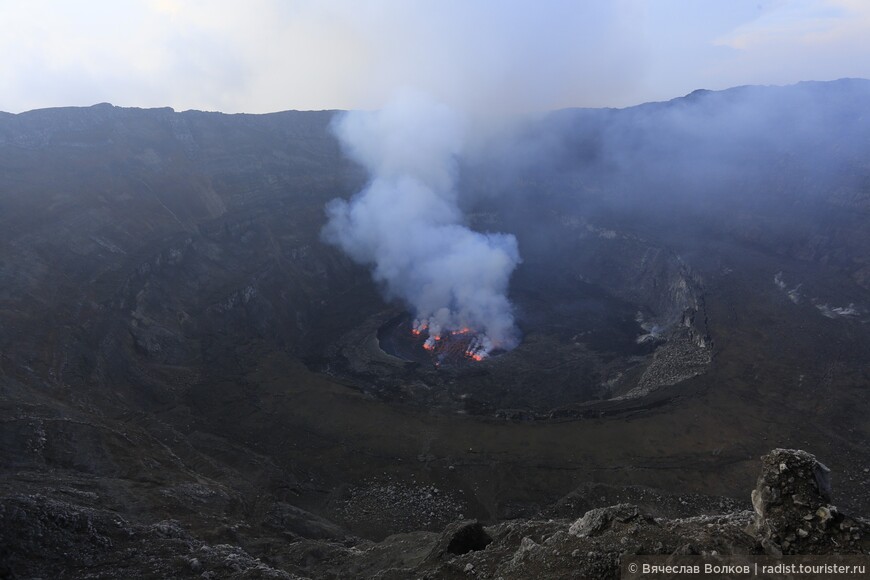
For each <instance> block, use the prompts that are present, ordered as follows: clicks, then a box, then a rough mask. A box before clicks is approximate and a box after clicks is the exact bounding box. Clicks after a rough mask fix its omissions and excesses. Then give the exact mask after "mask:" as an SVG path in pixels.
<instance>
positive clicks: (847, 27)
mask: <svg viewBox="0 0 870 580" xmlns="http://www.w3.org/2000/svg"><path fill="white" fill-rule="evenodd" d="M0 21H2V22H4V23H5V24H6V27H5V28H6V32H5V34H4V35H3V37H2V39H0V47H2V48H3V49H4V54H6V55H7V57H6V58H5V59H4V61H3V62H2V63H0V80H2V82H3V85H4V87H5V91H4V95H3V96H2V97H0V110H2V111H6V112H10V113H19V112H25V111H29V110H34V109H41V108H49V107H60V106H89V105H93V104H96V103H101V102H110V103H112V104H114V105H117V106H123V107H143V108H153V107H172V108H173V109H175V110H179V111H183V110H204V111H221V112H226V113H239V112H245V113H268V112H277V111H285V110H330V109H342V110H360V109H376V108H380V107H381V106H383V104H384V103H385V102H387V101H388V100H389V99H390V98H391V96H392V95H394V94H395V93H396V92H397V91H398V90H400V89H403V88H413V89H416V90H419V91H422V92H425V93H428V94H431V95H432V97H433V98H435V99H436V100H439V101H442V102H444V103H446V104H447V105H449V106H452V107H454V108H457V109H464V110H468V111H471V112H474V113H476V114H479V113H481V112H483V113H490V114H501V113H512V112H535V111H546V110H555V109H562V108H571V107H593V108H597V107H614V108H623V107H628V106H633V105H638V104H642V103H645V102H653V101H665V100H669V99H672V98H675V97H679V96H682V95H685V94H688V93H690V92H692V91H693V90H696V89H709V90H722V89H727V88H730V87H735V86H742V85H789V84H794V83H797V82H800V81H807V80H813V81H828V80H835V79H840V78H849V77H857V78H868V77H870V45H868V42H867V41H866V38H870V5H868V4H866V3H862V2H858V1H856V0H799V1H793V2H783V1H780V0H760V1H759V0H754V1H750V0H740V1H736V2H728V3H698V2H688V1H685V0H662V1H657V2H644V1H639V0H637V1H635V0H620V1H617V2H584V3H574V2H568V1H564V0H549V1H547V2H538V3H534V4H532V3H527V2H520V1H516V0H513V1H510V2H493V1H491V0H479V1H475V2H458V1H448V2H433V1H430V0H420V1H416V2H397V1H395V0H372V1H370V2H365V3H359V2H356V3H354V2H348V1H345V0H328V1H323V2H311V1H307V0H297V1H293V2H279V1H277V0H257V1H256V2H251V3H246V4H245V5H244V6H241V5H235V4H233V3H230V2H223V1H218V2H208V3H206V2H177V1H173V0H138V1H135V2H129V3H123V4H121V3H112V2H104V1H102V0H94V1H91V2H88V3H85V4H68V5H66V4H59V3H53V2H48V1H44V0H43V1H35V2H28V3H26V4H22V3H13V2H2V1H0Z"/></svg>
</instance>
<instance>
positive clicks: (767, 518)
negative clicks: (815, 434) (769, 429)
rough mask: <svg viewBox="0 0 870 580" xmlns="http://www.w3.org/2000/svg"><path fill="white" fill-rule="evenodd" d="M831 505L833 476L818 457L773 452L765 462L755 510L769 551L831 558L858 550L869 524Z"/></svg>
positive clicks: (757, 525) (755, 494)
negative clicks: (810, 554) (854, 549)
mask: <svg viewBox="0 0 870 580" xmlns="http://www.w3.org/2000/svg"><path fill="white" fill-rule="evenodd" d="M831 500H832V489H831V471H830V470H829V469H828V468H827V467H826V466H825V465H824V464H822V463H820V462H819V461H817V460H816V458H815V457H814V456H813V455H811V454H809V453H807V452H806V451H800V450H793V449H774V450H773V451H772V452H770V454H768V455H765V456H764V457H762V472H761V476H760V477H759V478H758V483H757V484H756V486H755V489H754V490H752V505H753V507H754V508H755V513H756V518H755V528H756V531H757V534H758V540H759V542H760V543H761V546H762V547H763V548H764V551H765V552H767V553H768V554H783V553H785V554H807V553H819V552H822V553H828V552H838V551H841V550H843V551H845V550H847V549H849V548H850V547H852V548H854V547H855V546H857V545H859V544H860V541H861V540H862V538H863V537H864V536H865V535H866V533H867V529H866V525H863V524H861V523H860V522H857V521H855V520H853V519H851V518H849V517H847V516H845V515H843V514H842V513H840V512H839V511H838V510H837V508H836V506H834V505H831V503H830V502H831Z"/></svg>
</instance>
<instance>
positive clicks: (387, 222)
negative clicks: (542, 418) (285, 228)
mask: <svg viewBox="0 0 870 580" xmlns="http://www.w3.org/2000/svg"><path fill="white" fill-rule="evenodd" d="M333 130H334V132H335V134H336V135H337V136H338V138H339V140H340V141H341V143H342V145H343V147H344V149H345V152H346V154H347V155H348V156H349V157H351V158H352V159H353V160H355V161H357V162H359V163H360V164H362V165H363V166H364V167H365V168H366V169H367V170H368V171H369V174H370V176H371V181H370V182H369V184H368V185H367V186H366V187H365V188H364V189H363V190H362V191H360V192H359V193H357V194H356V195H355V196H354V197H353V198H352V199H351V200H350V201H349V202H346V201H344V200H338V199H337V200H333V201H332V202H330V203H329V204H328V205H327V208H326V210H327V215H328V217H329V221H328V223H327V225H326V227H325V228H324V231H323V236H324V239H325V240H326V241H328V242H329V243H332V244H334V245H336V246H338V247H340V248H341V249H342V250H344V251H345V252H346V253H347V254H348V255H349V256H350V257H351V258H352V259H353V260H354V261H356V262H357V263H360V264H366V265H371V266H372V275H373V277H374V279H375V280H376V281H377V282H379V283H381V284H382V285H383V287H384V288H385V290H386V292H387V295H388V298H396V297H397V298H401V299H402V300H404V301H405V302H406V303H407V304H408V305H409V306H410V307H411V308H412V309H413V310H414V314H415V316H416V317H417V318H418V320H419V321H425V323H426V324H427V325H428V332H429V334H430V336H440V335H441V333H444V332H450V331H453V330H459V329H461V328H465V327H467V328H470V329H472V330H474V331H475V332H477V333H479V334H480V335H482V336H481V344H485V345H486V348H485V351H486V352H483V353H482V354H484V355H485V354H486V353H488V352H489V351H490V350H492V349H494V348H503V349H511V348H513V347H514V346H516V344H517V342H518V333H517V330H516V327H515V325H514V317H513V312H512V307H511V304H510V302H509V301H508V299H507V296H506V294H507V289H508V282H509V279H510V275H511V273H512V272H513V270H514V268H515V267H516V266H517V264H519V262H520V257H519V251H518V249H517V242H516V238H515V237H514V236H513V235H510V234H500V233H480V232H475V231H472V230H470V229H469V228H468V227H466V226H465V225H464V223H463V221H464V220H463V215H462V213H461V211H460V210H459V208H458V206H457V191H456V173H457V158H458V156H459V155H460V154H461V153H462V150H463V142H464V136H463V120H462V118H461V117H460V115H458V114H457V113H456V112H455V111H454V110H452V109H450V108H449V107H447V106H445V105H443V104H440V103H437V102H435V101H433V100H431V99H429V98H427V97H425V96H423V95H421V94H417V93H410V92H404V93H401V94H400V95H398V96H397V97H395V98H394V99H393V100H392V101H390V102H389V103H388V104H387V105H386V106H385V107H384V108H383V109H381V110H379V111H376V112H349V113H344V114H342V115H340V116H339V117H337V119H336V121H335V122H334V123H333Z"/></svg>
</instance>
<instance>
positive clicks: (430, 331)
mask: <svg viewBox="0 0 870 580" xmlns="http://www.w3.org/2000/svg"><path fill="white" fill-rule="evenodd" d="M411 334H412V335H413V336H417V337H420V336H424V335H425V336H426V340H424V341H423V344H422V346H423V348H424V349H425V350H427V351H429V352H430V353H432V354H433V355H434V358H435V365H436V366H438V365H440V364H441V363H443V362H447V361H454V362H455V361H458V360H460V359H465V360H473V361H477V362H479V361H482V360H483V359H485V358H487V356H489V353H490V351H492V348H493V347H492V342H491V341H490V340H489V338H487V337H486V336H485V335H481V334H475V333H474V331H473V330H471V328H469V327H467V326H465V327H462V328H460V329H458V330H450V331H444V330H443V329H440V328H438V327H437V325H436V327H435V328H431V327H430V324H429V322H428V321H426V320H422V321H421V320H415V321H414V322H413V323H412V324H411Z"/></svg>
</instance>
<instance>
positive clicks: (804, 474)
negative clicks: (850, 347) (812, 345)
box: [0, 449, 870, 579]
mask: <svg viewBox="0 0 870 580" xmlns="http://www.w3.org/2000/svg"><path fill="white" fill-rule="evenodd" d="M831 498H832V486H831V474H830V472H829V470H828V469H827V468H826V467H825V466H824V465H822V464H821V463H820V462H818V461H817V460H816V459H815V457H813V456H812V455H810V454H809V453H806V452H804V451H795V450H785V449H776V450H774V451H772V452H771V453H770V454H769V455H766V456H764V457H763V458H762V473H761V476H760V477H759V479H758V484H757V486H756V489H755V490H753V491H752V501H753V506H754V507H755V512H754V513H753V512H752V511H750V510H743V511H740V510H738V511H732V512H728V513H723V514H721V515H705V516H695V517H684V518H655V517H652V516H650V515H647V514H644V513H643V512H642V511H641V510H640V509H639V508H638V507H637V506H635V505H631V504H618V505H614V506H610V507H605V508H596V509H591V510H589V511H588V512H586V513H585V514H584V515H583V516H582V517H580V518H576V519H573V520H572V519H566V518H559V519H546V520H545V519H521V520H513V521H508V522H502V523H498V524H495V525H492V526H489V527H484V526H483V525H482V524H481V523H480V522H478V521H476V520H465V521H457V522H455V523H453V524H450V525H449V526H447V527H446V528H445V530H444V531H443V532H442V533H441V534H437V533H432V532H412V533H406V534H397V535H394V536H390V537H388V538H386V539H384V540H382V541H380V542H371V541H367V540H363V539H359V538H355V537H352V536H347V535H342V534H343V531H342V530H341V529H340V528H339V527H337V526H334V525H332V524H330V523H329V522H326V521H325V520H322V519H321V518H317V517H315V516H313V515H312V514H307V512H304V511H302V510H299V509H297V508H292V507H290V506H286V505H282V506H278V507H279V508H281V509H277V508H276V509H275V510H273V513H271V514H270V516H269V518H267V524H268V525H266V526H264V527H263V528H260V529H259V530H257V529H249V530H246V526H244V525H237V526H233V528H232V533H231V534H224V535H222V536H221V537H220V538H218V539H209V538H202V537H197V536H196V535H194V534H193V533H192V532H191V531H190V530H187V529H185V528H184V527H183V525H181V524H180V523H179V522H177V521H174V520H164V521H159V522H153V523H150V524H147V523H142V522H138V523H136V522H130V521H127V520H125V519H123V518H121V517H119V516H118V515H117V514H115V513H113V512H110V511H109V510H99V509H94V508H91V507H83V506H81V505H75V504H73V503H70V502H68V501H59V500H56V499H52V498H48V497H44V496H41V495H13V496H7V497H4V498H2V500H0V546H3V547H4V548H3V552H2V554H0V555H2V558H0V562H2V567H0V576H3V577H12V578H17V577H21V578H28V577H57V576H61V575H63V576H64V577H70V578H84V577H88V578H112V577H120V576H130V577H133V576H141V575H157V576H162V577H202V578H349V577H353V578H369V577H378V578H382V579H404V578H412V577H413V578H429V579H436V578H470V577H475V578H493V579H495V578H617V577H618V576H619V565H620V561H621V559H622V558H623V557H625V556H628V555H654V554H662V555H670V554H674V555H694V554H709V555H713V554H719V555H729V554H741V555H748V554H758V555H763V554H780V553H787V554H870V535H868V534H870V523H868V522H867V521H865V520H862V519H860V518H854V517H849V516H847V515H845V514H842V513H840V512H839V510H838V509H837V508H836V507H835V506H834V505H832V504H831V503H830V502H831ZM276 510H277V511H276ZM287 522H290V523H292V524H293V525H292V528H293V533H290V534H287V533H282V534H279V535H277V536H270V535H269V531H270V530H272V531H274V530H276V529H277V530H281V531H282V532H286V530H284V528H286V527H287V526H288V525H289V524H287ZM278 523H281V524H282V525H278ZM301 534H307V537H302V536H301Z"/></svg>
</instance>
